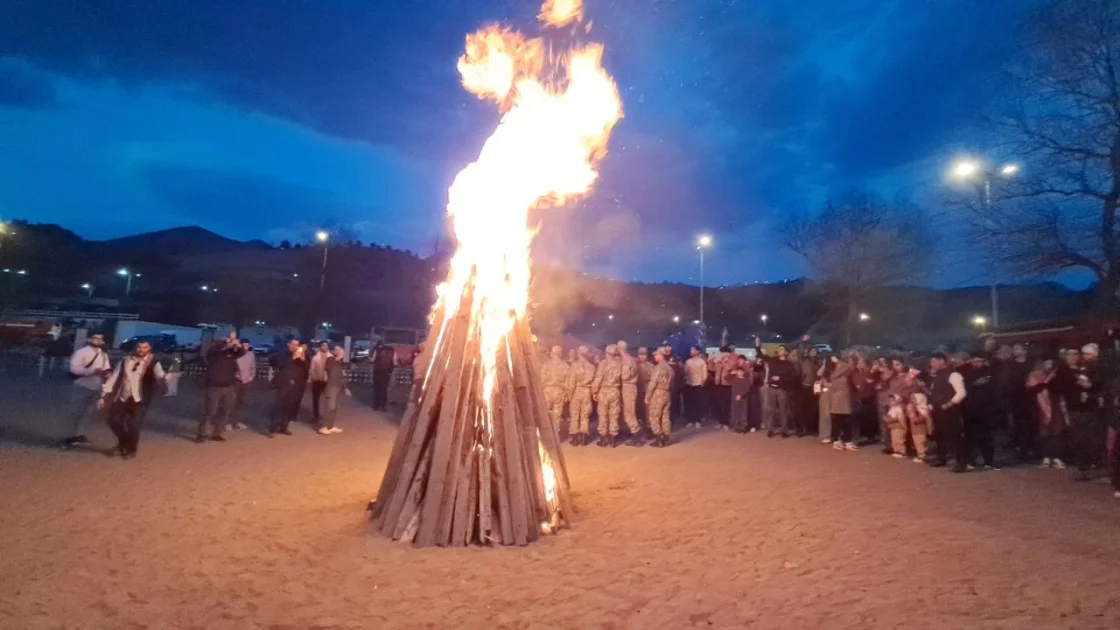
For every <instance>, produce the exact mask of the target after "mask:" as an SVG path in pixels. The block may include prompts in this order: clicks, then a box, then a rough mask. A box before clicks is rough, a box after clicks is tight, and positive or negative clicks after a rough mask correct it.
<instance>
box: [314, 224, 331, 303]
mask: <svg viewBox="0 0 1120 630" xmlns="http://www.w3.org/2000/svg"><path fill="white" fill-rule="evenodd" d="M315 240H317V241H319V242H320V243H322V244H323V269H322V273H321V274H320V275H319V288H320V289H322V288H323V287H325V286H326V285H327V252H328V251H330V248H331V235H330V234H328V233H327V231H326V230H319V231H318V232H316V233H315Z"/></svg>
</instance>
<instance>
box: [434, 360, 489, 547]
mask: <svg viewBox="0 0 1120 630" xmlns="http://www.w3.org/2000/svg"><path fill="white" fill-rule="evenodd" d="M474 363H475V362H474V361H472V362H471V365H470V366H468V367H467V368H466V375H465V377H464V382H465V385H464V387H463V400H462V401H461V403H460V406H461V411H460V413H459V414H458V415H457V416H456V418H455V423H456V425H457V427H456V435H455V440H456V442H455V443H454V444H452V446H451V458H450V459H449V460H448V470H447V476H448V478H449V479H454V478H458V479H459V480H460V485H458V486H456V487H455V488H454V492H452V493H450V496H447V497H445V504H444V507H443V514H442V515H441V519H442V522H441V523H440V525H439V529H438V532H437V538H438V540H441V541H447V542H446V543H444V544H451V545H462V544H464V543H462V542H456V541H457V540H458V539H459V538H461V535H460V536H456V535H455V533H454V531H453V527H454V523H455V520H456V519H459V520H463V519H466V517H467V516H466V513H467V501H468V499H469V498H470V488H469V486H468V483H469V482H470V479H471V468H472V466H471V464H472V462H473V458H472V457H471V451H472V450H473V448H474V444H475V439H476V433H477V431H476V430H475V426H474V417H475V410H476V409H477V407H478V405H479V404H480V402H481V401H480V398H479V395H478V394H479V391H478V390H479V388H478V387H477V386H476V385H475V383H476V382H477V381H478V380H479V379H478V378H477V376H478V373H479V370H478V368H477V366H476V365H474ZM461 533H462V532H461V531H460V534H461Z"/></svg>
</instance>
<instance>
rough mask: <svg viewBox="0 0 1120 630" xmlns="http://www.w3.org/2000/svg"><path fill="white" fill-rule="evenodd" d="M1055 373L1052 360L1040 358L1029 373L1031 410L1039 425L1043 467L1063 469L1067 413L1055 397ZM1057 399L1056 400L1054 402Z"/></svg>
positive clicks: (1064, 464)
mask: <svg viewBox="0 0 1120 630" xmlns="http://www.w3.org/2000/svg"><path fill="white" fill-rule="evenodd" d="M1054 377H1055V368H1054V362H1053V361H1039V362H1037V364H1036V365H1035V367H1034V369H1033V370H1032V371H1031V373H1030V374H1029V375H1027V383H1026V389H1027V394H1028V395H1030V396H1031V397H1032V403H1033V404H1032V405H1031V414H1032V417H1033V420H1034V422H1035V423H1036V424H1037V425H1038V428H1037V430H1036V432H1037V437H1038V439H1037V440H1036V444H1037V447H1038V452H1039V454H1040V455H1042V467H1043V468H1050V467H1053V468H1058V469H1063V468H1065V467H1066V463H1065V462H1064V461H1063V459H1065V458H1066V450H1067V448H1066V444H1067V441H1068V437H1069V436H1068V434H1067V432H1066V414H1065V413H1064V412H1063V407H1064V405H1063V404H1062V403H1061V401H1060V400H1059V401H1055V400H1054V392H1053V391H1052V384H1053V382H1054ZM1055 403H1057V404H1055Z"/></svg>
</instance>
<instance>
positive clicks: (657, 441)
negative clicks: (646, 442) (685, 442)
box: [652, 435, 665, 448]
mask: <svg viewBox="0 0 1120 630" xmlns="http://www.w3.org/2000/svg"><path fill="white" fill-rule="evenodd" d="M652 446H654V447H656V448H664V447H665V436H664V435H658V436H657V437H655V438H653V444H652Z"/></svg>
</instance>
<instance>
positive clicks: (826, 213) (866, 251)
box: [781, 191, 936, 345]
mask: <svg viewBox="0 0 1120 630" xmlns="http://www.w3.org/2000/svg"><path fill="white" fill-rule="evenodd" d="M781 233H782V239H783V242H784V244H785V245H786V246H787V247H789V248H790V249H791V250H793V251H794V252H795V253H797V254H798V255H800V256H801V257H802V258H804V259H805V262H806V263H807V264H808V266H809V275H810V277H811V278H812V279H813V280H814V281H815V282H816V285H815V286H816V287H817V289H818V290H819V291H820V293H821V294H822V297H823V298H824V301H825V304H826V306H827V307H828V308H829V311H830V312H831V313H833V314H841V315H843V317H844V320H845V328H844V330H845V345H850V344H851V340H852V329H853V328H854V326H855V324H856V322H857V321H858V318H859V312H860V311H859V309H860V308H861V305H863V304H865V301H866V300H869V299H870V298H871V296H872V294H874V293H876V292H878V291H880V290H882V289H884V288H888V287H897V286H903V285H907V284H911V283H914V282H916V281H918V280H920V279H922V278H924V277H926V276H927V275H928V273H929V269H928V267H929V263H930V262H931V261H932V259H933V255H934V247H935V244H936V240H935V238H934V236H933V233H932V229H931V227H930V223H929V220H928V217H927V216H926V213H924V212H923V211H922V210H921V209H919V208H915V207H913V206H910V205H907V204H889V203H886V202H885V201H883V200H882V199H881V198H880V197H879V196H878V195H875V194H874V193H869V192H863V191H853V192H849V193H847V194H845V195H843V196H841V197H838V198H835V199H830V200H829V201H827V202H826V203H825V204H824V207H823V208H821V210H820V211H819V212H802V213H795V214H794V215H792V216H790V217H789V218H788V219H787V220H786V221H785V223H784V224H783V225H782V226H781Z"/></svg>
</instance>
